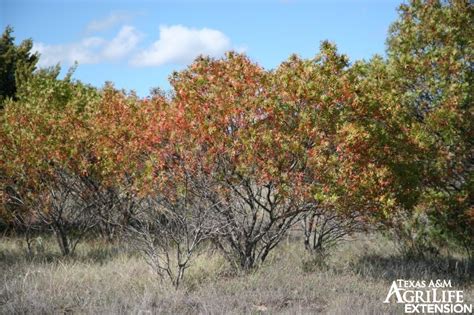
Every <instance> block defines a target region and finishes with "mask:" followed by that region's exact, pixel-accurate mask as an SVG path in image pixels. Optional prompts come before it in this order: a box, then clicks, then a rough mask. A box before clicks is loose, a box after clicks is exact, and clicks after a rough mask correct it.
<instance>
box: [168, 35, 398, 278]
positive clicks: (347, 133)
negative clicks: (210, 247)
mask: <svg viewBox="0 0 474 315" xmlns="http://www.w3.org/2000/svg"><path fill="white" fill-rule="evenodd" d="M348 70H349V68H348V61H347V58H346V57H344V56H342V55H339V54H338V53H337V51H336V48H335V47H334V46H333V45H331V44H329V43H327V42H324V43H323V44H322V45H321V52H320V54H319V55H318V56H317V57H315V58H314V59H312V60H301V59H299V58H297V57H292V58H290V59H289V60H288V61H287V62H285V63H283V64H282V65H281V66H280V67H279V68H278V69H277V70H276V71H275V72H270V71H266V70H264V69H262V68H261V67H260V66H258V65H257V64H255V63H253V62H251V61H250V60H249V59H248V58H247V57H245V56H244V55H240V54H235V53H229V54H228V55H227V56H226V57H225V58H223V59H217V60H216V59H211V58H199V59H197V60H196V61H195V62H194V63H193V64H192V65H191V66H189V67H188V68H187V69H186V70H184V71H182V72H179V73H175V74H174V75H173V77H172V79H171V83H172V86H173V89H174V94H175V97H174V98H173V100H172V104H171V107H170V109H171V112H170V113H171V117H172V119H174V122H175V123H174V124H175V126H176V129H175V130H174V131H173V133H172V134H171V138H170V142H171V143H173V144H174V145H175V148H174V149H173V150H174V154H173V156H174V157H175V158H176V161H180V165H181V166H183V165H184V167H185V168H187V169H189V170H196V169H199V170H200V171H201V172H202V173H203V174H204V175H205V176H207V177H208V182H212V185H211V187H212V190H213V192H212V193H209V190H208V189H209V187H206V192H201V193H200V194H201V195H203V196H206V197H207V198H209V199H210V200H211V203H212V204H214V205H215V206H214V207H212V208H211V209H210V211H214V212H215V215H214V216H213V217H219V218H220V220H221V221H222V222H223V226H224V231H225V232H224V233H221V234H219V235H218V236H217V237H215V238H214V242H215V243H216V244H217V245H218V246H219V248H220V249H221V250H222V251H223V253H224V254H225V255H226V256H227V257H228V258H229V259H230V260H231V261H232V262H233V263H235V264H236V265H238V266H240V267H242V268H244V269H249V268H253V267H255V266H258V265H259V264H260V263H262V262H263V261H264V260H265V258H266V257H267V255H268V254H269V252H270V251H271V250H272V249H273V248H274V247H275V246H277V244H278V243H279V241H280V240H281V238H282V237H283V236H284V235H285V233H286V232H287V231H288V229H289V228H290V227H291V226H292V225H293V224H294V223H296V222H297V221H298V220H300V219H301V218H303V217H304V218H305V220H316V219H318V220H319V219H321V220H327V221H328V222H329V221H330V222H332V223H334V222H338V223H340V224H336V225H333V227H332V228H331V229H330V230H329V231H324V232H323V234H324V235H325V236H326V235H329V234H331V237H329V238H328V239H331V240H333V239H334V238H333V237H335V239H339V238H341V237H343V236H345V235H346V234H349V233H351V232H353V231H355V230H357V229H359V228H360V227H361V226H362V225H363V223H364V217H365V216H366V215H367V214H372V213H373V212H383V211H388V209H391V208H393V205H392V203H395V201H394V197H393V196H392V195H393V193H392V192H391V191H390V190H389V189H388V188H387V187H389V184H390V183H391V178H392V176H393V175H392V173H391V170H390V169H389V168H388V167H387V166H386V165H385V164H384V163H383V162H381V161H377V160H376V159H374V161H372V160H371V159H370V157H369V155H368V154H370V153H371V150H378V148H379V147H380V145H379V144H378V141H380V139H381V136H380V135H379V134H377V133H373V134H371V133H370V132H369V131H367V130H366V128H365V126H364V125H362V124H360V123H359V121H358V119H357V118H358V117H357V115H361V116H362V115H365V114H367V113H365V112H364V113H360V110H358V108H359V107H363V106H364V104H361V102H360V101H359V99H358V98H357V93H356V90H355V87H356V85H355V81H356V80H357V77H356V76H355V75H354V74H353V73H352V72H351V71H348ZM198 188H199V187H196V189H198ZM308 213H313V215H309V216H308ZM308 226H309V224H308ZM312 226H313V227H314V226H315V225H314V224H312ZM320 232H321V231H319V230H318V231H314V230H311V231H310V232H309V233H310V234H312V233H320ZM311 238H312V239H314V237H311ZM316 239H317V240H318V239H319V240H320V241H324V239H325V237H323V238H318V237H317V238H316ZM313 247H321V245H319V243H315V244H314V245H313Z"/></svg>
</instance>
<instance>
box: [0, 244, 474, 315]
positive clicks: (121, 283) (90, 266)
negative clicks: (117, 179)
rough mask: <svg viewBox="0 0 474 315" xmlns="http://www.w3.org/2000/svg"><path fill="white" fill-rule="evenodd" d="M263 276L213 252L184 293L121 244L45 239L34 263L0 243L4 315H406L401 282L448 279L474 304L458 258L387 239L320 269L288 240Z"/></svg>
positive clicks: (343, 252) (347, 247)
mask: <svg viewBox="0 0 474 315" xmlns="http://www.w3.org/2000/svg"><path fill="white" fill-rule="evenodd" d="M280 245H281V246H280V247H279V248H277V249H276V250H275V251H274V252H273V254H272V256H271V257H269V258H268V261H266V263H265V264H264V265H263V266H262V267H261V268H260V269H258V270H256V271H253V272H251V273H246V274H242V273H239V272H237V271H234V270H233V269H232V268H231V267H230V266H229V264H228V263H227V262H226V261H225V260H224V259H223V258H222V257H220V256H219V255H218V254H217V253H215V252H214V251H212V249H206V250H205V251H203V253H202V254H201V255H200V256H198V257H196V258H195V260H194V262H193V264H192V267H191V268H190V269H189V270H187V273H186V275H185V279H184V282H183V285H182V286H181V287H180V288H179V289H178V290H175V289H174V288H173V287H172V286H171V285H170V284H169V283H168V282H162V281H160V280H159V279H158V278H157V277H156V276H155V275H154V273H153V272H152V271H151V270H150V268H149V266H148V265H147V264H146V262H145V261H144V260H143V259H142V258H141V257H140V256H139V255H138V254H137V253H136V252H134V251H133V250H132V249H130V248H128V247H127V245H124V244H116V245H107V244H104V243H102V242H98V241H95V242H86V243H83V244H80V247H79V248H78V250H77V253H76V255H75V256H74V257H69V258H61V257H60V256H59V253H58V252H57V249H56V244H55V243H54V242H53V241H52V240H50V239H48V238H47V237H45V239H43V238H41V237H39V238H37V239H35V241H34V251H35V253H34V255H28V254H27V252H26V248H25V244H24V241H23V239H22V238H19V237H3V238H0V270H1V273H0V277H1V279H0V283H1V284H0V313H2V314H65V313H68V314H83V313H85V314H124V313H126V314H195V313H199V314H223V313H226V314H264V313H267V314H314V313H322V314H401V313H403V307H402V306H400V305H396V304H393V303H392V304H384V303H382V302H383V300H384V299H385V297H386V295H387V293H388V289H389V286H390V284H391V282H392V281H393V280H396V279H400V278H401V279H426V280H431V279H451V280H452V282H453V285H454V286H455V287H456V288H458V289H463V290H464V296H465V300H466V301H467V302H470V303H472V302H473V301H474V281H473V272H472V271H473V270H472V269H473V268H472V267H473V266H472V263H471V264H468V263H467V262H466V261H465V260H462V259H461V258H459V259H454V258H449V259H448V258H442V257H441V258H439V257H438V258H436V259H408V258H404V257H402V256H400V255H399V254H397V251H396V247H395V246H394V245H393V244H392V243H391V242H389V241H387V240H386V239H385V238H383V237H381V236H378V235H373V236H360V237H358V238H357V239H355V240H352V241H349V242H346V243H344V244H343V245H341V246H340V247H338V248H337V249H336V250H335V251H334V252H333V254H332V255H331V256H330V257H329V258H328V259H327V260H326V261H324V262H321V261H318V260H316V259H314V258H311V257H310V256H309V254H307V253H306V252H305V251H304V249H303V246H301V245H302V244H301V243H300V242H298V241H297V240H291V241H290V240H285V241H284V242H283V243H282V244H280Z"/></svg>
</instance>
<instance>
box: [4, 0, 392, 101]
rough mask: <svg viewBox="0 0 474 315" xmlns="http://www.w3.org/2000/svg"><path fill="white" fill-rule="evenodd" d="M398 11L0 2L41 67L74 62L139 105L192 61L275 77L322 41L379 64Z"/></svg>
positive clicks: (262, 2) (264, 2) (296, 0)
mask: <svg viewBox="0 0 474 315" xmlns="http://www.w3.org/2000/svg"><path fill="white" fill-rule="evenodd" d="M400 3H401V0H399V1H392V0H313V1H309V0H307V1H304V0H254V1H251V0H240V1H236V0H233V1H217V0H207V1H199V0H195V1H191V0H187V1H186V0H175V1H172V0H167V1H164V0H156V1H151V0H135V1H132V0H115V1H113V0H95V1H93V0H36V1H34V0H0V27H1V28H2V31H3V29H5V27H6V26H7V25H10V26H12V27H13V28H14V33H13V35H14V36H15V38H16V42H17V43H19V42H21V41H22V40H24V39H26V38H31V39H32V40H33V42H34V48H33V49H34V50H35V51H38V52H39V53H40V54H41V58H40V64H39V65H40V66H41V67H48V66H52V65H56V64H57V63H60V64H61V66H62V69H63V71H66V70H67V69H68V68H69V67H70V66H71V65H73V64H74V62H75V61H77V62H78V68H77V70H76V72H75V74H74V77H75V78H76V79H79V80H81V81H83V82H86V83H90V84H92V85H94V86H97V87H101V86H103V84H104V83H105V82H106V81H112V82H113V83H114V84H115V86H116V87H117V88H121V89H122V88H123V89H126V90H134V91H136V92H137V94H138V95H140V96H143V97H144V96H146V95H148V94H149V91H150V89H151V88H154V87H161V88H163V89H165V90H166V89H169V88H170V86H169V83H168V76H169V75H170V74H171V73H172V72H173V71H174V70H178V71H179V70H180V69H183V68H185V67H186V65H189V64H190V63H191V62H192V61H193V60H194V58H196V57H197V56H198V55H200V54H203V55H210V56H212V57H216V58H219V57H221V56H223V55H224V53H225V52H226V51H229V50H235V51H238V52H242V53H245V54H247V55H248V56H249V57H250V58H251V59H252V60H253V61H255V62H257V63H258V64H259V65H261V66H263V67H265V68H267V69H273V68H275V67H277V66H278V65H279V64H280V63H281V62H282V61H284V60H286V59H287V58H288V57H289V56H290V55H291V54H298V55H300V56H301V57H303V58H310V57H312V56H314V55H316V54H317V52H318V49H319V44H320V42H321V41H322V40H326V39H327V40H330V41H332V42H334V43H336V45H337V47H338V49H339V51H340V52H342V53H345V54H347V55H348V56H349V58H350V60H351V61H355V60H358V59H369V58H371V57H372V56H373V55H374V54H381V55H383V54H384V52H385V39H386V36H387V32H388V28H389V26H390V24H391V23H392V22H393V21H394V20H395V19H396V17H397V11H396V9H397V7H398V5H399V4H400Z"/></svg>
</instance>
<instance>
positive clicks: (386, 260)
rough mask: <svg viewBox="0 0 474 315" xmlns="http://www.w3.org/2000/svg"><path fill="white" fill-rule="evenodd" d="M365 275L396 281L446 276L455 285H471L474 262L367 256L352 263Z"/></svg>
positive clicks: (446, 258) (473, 276)
mask: <svg viewBox="0 0 474 315" xmlns="http://www.w3.org/2000/svg"><path fill="white" fill-rule="evenodd" d="M351 267H352V269H353V271H354V272H355V273H356V274H358V275H361V276H363V277H369V278H373V279H384V280H387V281H393V280H396V279H426V280H432V279H433V280H435V279H446V280H451V281H453V282H454V283H453V285H470V284H472V283H473V281H474V261H473V260H472V259H456V258H451V257H440V256H438V257H436V258H435V257H422V256H418V257H415V256H403V255H396V256H395V255H394V256H388V257H384V256H380V255H364V256H362V257H360V258H359V259H358V260H357V261H355V262H354V263H352V264H351Z"/></svg>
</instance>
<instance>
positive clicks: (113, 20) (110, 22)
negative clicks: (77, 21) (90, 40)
mask: <svg viewBox="0 0 474 315" xmlns="http://www.w3.org/2000/svg"><path fill="white" fill-rule="evenodd" d="M132 17H133V14H130V13H128V12H120V11H116V12H111V13H110V14H109V15H108V16H107V17H106V18H104V19H101V20H94V21H92V22H90V23H89V24H88V25H87V26H86V32H88V33H94V32H102V31H106V30H108V29H111V28H112V27H114V26H116V25H119V24H122V23H124V22H129V21H130V20H131V19H132Z"/></svg>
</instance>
